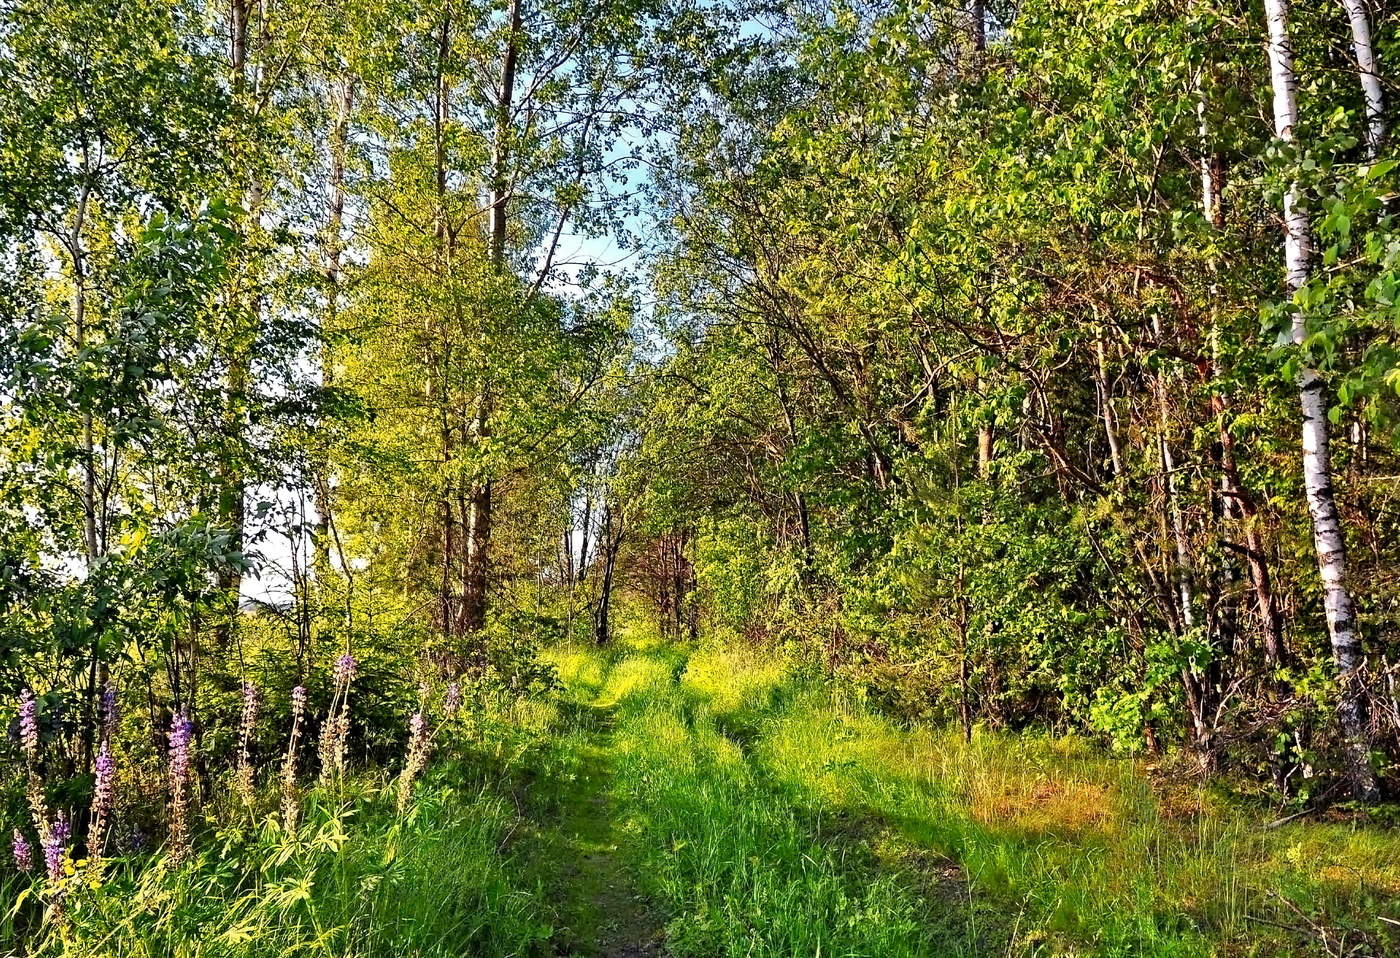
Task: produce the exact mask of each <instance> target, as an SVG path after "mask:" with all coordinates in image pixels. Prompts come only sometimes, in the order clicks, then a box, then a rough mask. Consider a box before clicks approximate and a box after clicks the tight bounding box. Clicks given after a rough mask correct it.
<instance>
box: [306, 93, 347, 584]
mask: <svg viewBox="0 0 1400 958" xmlns="http://www.w3.org/2000/svg"><path fill="white" fill-rule="evenodd" d="M354 102H355V85H354V81H353V80H349V79H347V80H345V83H344V86H343V87H342V89H341V90H340V95H339V96H337V97H336V98H335V102H334V104H333V106H334V107H335V111H336V112H335V120H334V122H333V123H332V124H331V129H330V146H329V149H330V190H329V196H328V198H327V203H326V229H325V239H324V241H323V255H324V257H325V271H326V317H325V320H324V322H323V323H322V333H326V332H334V331H335V329H336V325H337V318H338V317H339V314H340V282H341V275H340V274H341V256H342V253H343V250H344V242H343V240H342V239H341V235H340V233H341V229H342V227H343V225H344V220H345V151H346V149H347V147H348V145H349V139H350V111H351V110H352V109H353V108H354ZM331 362H332V357H331V355H330V351H329V350H328V349H323V350H322V352H321V386H322V387H323V388H325V387H329V386H330V385H332V382H333V374H332V370H331ZM315 464H316V468H317V470H318V471H319V472H320V473H321V476H320V480H319V481H318V482H317V483H316V524H315V529H314V531H313V534H312V540H313V545H314V548H315V552H314V554H313V559H312V572H313V573H314V574H317V575H319V574H321V573H323V572H324V571H325V570H328V569H329V568H330V548H331V545H330V523H331V512H332V510H333V509H334V508H335V506H334V503H333V502H332V501H331V481H330V475H329V473H330V461H329V457H328V456H327V455H325V454H319V455H318V456H317V459H316V460H315Z"/></svg>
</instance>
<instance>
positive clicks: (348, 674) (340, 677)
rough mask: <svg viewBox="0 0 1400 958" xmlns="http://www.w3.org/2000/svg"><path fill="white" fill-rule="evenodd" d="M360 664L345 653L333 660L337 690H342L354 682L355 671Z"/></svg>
mask: <svg viewBox="0 0 1400 958" xmlns="http://www.w3.org/2000/svg"><path fill="white" fill-rule="evenodd" d="M359 665H360V663H359V662H356V661H355V657H354V656H353V655H351V654H350V653H349V652H346V653H345V654H344V655H342V656H341V657H340V658H338V659H336V660H335V673H334V676H333V677H334V679H335V684H336V687H337V688H344V687H345V686H347V685H349V684H350V683H351V682H353V681H354V680H355V670H356V669H357V668H359Z"/></svg>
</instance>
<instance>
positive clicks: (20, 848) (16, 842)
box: [10, 828, 34, 872]
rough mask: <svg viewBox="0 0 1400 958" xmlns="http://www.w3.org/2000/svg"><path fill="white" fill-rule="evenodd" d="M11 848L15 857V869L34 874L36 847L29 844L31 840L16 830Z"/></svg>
mask: <svg viewBox="0 0 1400 958" xmlns="http://www.w3.org/2000/svg"><path fill="white" fill-rule="evenodd" d="M10 848H11V850H12V851H13V852H14V856H15V868H17V869H19V870H20V871H22V872H32V871H33V870H34V847H33V846H32V845H30V844H29V839H27V838H25V837H24V835H23V834H21V833H20V830H19V829H18V828H16V829H15V837H14V839H13V840H12V841H11V843H10Z"/></svg>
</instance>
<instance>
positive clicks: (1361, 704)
mask: <svg viewBox="0 0 1400 958" xmlns="http://www.w3.org/2000/svg"><path fill="white" fill-rule="evenodd" d="M1264 10H1265V14H1266V16H1267V18H1268V23H1269V66H1270V77H1271V80H1272V84H1273V93H1274V132H1275V133H1276V134H1277V136H1278V138H1279V139H1280V140H1283V141H1284V142H1287V143H1291V142H1293V138H1294V127H1295V126H1296V125H1297V122H1298V78H1297V75H1296V74H1295V73H1294V70H1293V47H1292V39H1291V37H1290V35H1289V29H1288V5H1287V2H1286V0H1264ZM1283 220H1284V231H1285V232H1284V262H1285V265H1286V267H1287V288H1288V291H1289V292H1290V293H1296V292H1297V291H1298V290H1299V289H1300V288H1301V287H1302V286H1303V285H1304V283H1306V282H1307V279H1308V273H1309V270H1310V269H1311V266H1312V262H1311V257H1312V250H1311V240H1310V236H1309V224H1308V214H1307V211H1306V210H1305V209H1303V207H1302V206H1301V205H1300V203H1299V196H1298V186H1297V184H1296V183H1291V184H1290V185H1289V188H1288V191H1287V192H1286V193H1285V194H1284V198H1283ZM1292 339H1293V343H1294V345H1296V346H1302V345H1303V343H1304V341H1305V340H1306V339H1307V325H1306V322H1305V320H1304V317H1303V314H1302V313H1301V311H1299V310H1296V309H1295V310H1294V311H1293V326H1292ZM1298 386H1299V397H1300V401H1301V407H1302V419H1303V430H1302V433H1303V443H1302V445H1303V485H1304V488H1305V490H1306V492H1307V500H1308V511H1309V513H1310V514H1311V516H1312V525H1313V544H1314V548H1315V550H1316V552H1317V568H1318V572H1319V574H1320V575H1321V578H1322V593H1323V605H1324V608H1325V609H1326V614H1327V631H1328V634H1329V635H1330V637H1331V642H1332V656H1333V659H1334V660H1335V661H1336V665H1337V678H1338V682H1339V684H1340V686H1341V695H1340V700H1339V702H1338V705H1337V717H1338V720H1339V721H1340V723H1341V727H1342V735H1343V736H1344V737H1345V739H1346V770H1347V777H1348V779H1349V780H1350V784H1351V790H1352V795H1353V796H1354V797H1355V798H1357V799H1358V800H1360V801H1366V802H1373V801H1377V800H1378V799H1379V798H1380V789H1379V788H1378V787H1377V785H1376V775H1375V772H1374V770H1373V769H1372V768H1371V762H1370V745H1371V743H1370V734H1369V732H1368V730H1367V726H1366V714H1365V712H1366V699H1365V687H1364V677H1363V674H1362V667H1363V665H1364V662H1365V659H1364V656H1363V654H1362V650H1361V637H1360V636H1359V635H1358V634H1357V632H1356V623H1355V615H1354V612H1353V603H1352V598H1351V592H1350V591H1349V590H1348V589H1347V584H1346V544H1345V540H1344V538H1343V535H1342V524H1341V518H1340V516H1339V515H1338V513H1337V503H1336V500H1335V498H1334V497H1333V494H1332V464H1331V462H1330V460H1329V456H1328V446H1327V442H1328V436H1327V404H1326V402H1325V399H1324V395H1323V393H1324V386H1325V384H1324V383H1323V381H1322V376H1321V375H1320V374H1319V373H1318V371H1317V370H1316V369H1313V368H1311V367H1310V366H1303V367H1302V370H1301V372H1300V373H1299V375H1298Z"/></svg>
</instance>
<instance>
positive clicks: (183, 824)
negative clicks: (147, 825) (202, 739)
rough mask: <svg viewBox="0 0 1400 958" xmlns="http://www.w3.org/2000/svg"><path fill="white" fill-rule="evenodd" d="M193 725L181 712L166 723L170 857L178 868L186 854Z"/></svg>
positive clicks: (186, 714)
mask: <svg viewBox="0 0 1400 958" xmlns="http://www.w3.org/2000/svg"><path fill="white" fill-rule="evenodd" d="M193 737H194V723H193V722H192V721H190V715H189V712H188V711H186V710H183V709H182V710H181V711H179V712H177V713H175V715H174V717H173V718H171V720H170V823H169V826H170V857H171V859H172V860H173V861H174V862H175V864H177V865H178V864H180V863H181V862H183V861H184V860H185V857H186V855H188V853H189V844H190V836H189V804H190V790H189V784H190V741H191V739H192V738H193Z"/></svg>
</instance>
